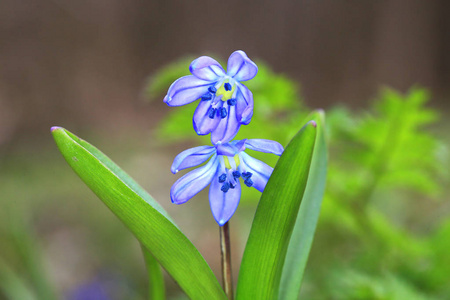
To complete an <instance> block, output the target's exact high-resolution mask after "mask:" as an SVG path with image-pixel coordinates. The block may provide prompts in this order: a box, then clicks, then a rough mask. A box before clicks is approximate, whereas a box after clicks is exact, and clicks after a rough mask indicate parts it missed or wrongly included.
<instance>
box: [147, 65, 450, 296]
mask: <svg viewBox="0 0 450 300" xmlns="http://www.w3.org/2000/svg"><path fill="white" fill-rule="evenodd" d="M190 61H191V59H184V60H181V61H178V62H176V63H174V64H171V65H169V66H167V67H166V68H163V69H161V70H160V71H159V72H158V73H156V74H154V75H153V77H152V78H151V80H150V83H149V85H148V88H147V96H148V98H150V99H152V100H153V99H158V100H159V101H160V100H161V99H162V96H163V95H164V93H165V92H166V91H167V89H168V87H169V86H170V84H171V83H172V82H173V81H175V80H176V79H177V78H179V77H181V76H184V75H187V74H188V67H187V66H188V65H189V63H190ZM257 65H258V67H259V72H258V75H257V76H256V77H255V78H254V79H253V80H251V81H249V82H246V83H245V84H246V85H247V86H248V88H250V89H251V91H252V92H253V96H254V100H255V107H254V114H253V119H252V122H251V123H250V125H248V126H242V127H241V130H240V131H239V133H238V135H237V137H236V139H243V138H265V139H271V140H276V141H278V142H280V143H282V144H283V145H286V143H287V142H288V141H289V140H290V139H291V138H292V136H293V135H294V134H295V132H296V130H297V129H298V127H299V126H300V124H301V122H303V118H304V117H305V116H306V115H307V114H308V113H309V112H310V109H309V108H307V107H306V105H305V104H304V103H303V101H302V99H301V97H300V93H299V87H298V85H297V84H296V82H295V81H293V80H292V79H290V78H288V77H286V76H284V75H280V74H276V73H274V72H273V71H272V70H270V68H269V67H268V66H266V65H265V64H264V63H262V62H258V63H257ZM429 99H430V95H429V94H428V92H427V91H426V90H424V89H421V88H412V89H411V90H410V91H409V92H408V93H407V94H405V95H402V94H400V93H397V92H396V91H394V90H391V89H387V88H386V89H383V90H382V91H381V92H380V93H379V95H378V97H377V98H376V99H375V100H374V101H373V103H372V105H371V106H370V107H369V108H368V109H366V110H362V111H352V110H350V109H348V108H346V107H344V106H336V107H332V108H330V109H329V110H328V111H327V112H326V115H327V122H326V123H327V138H328V143H329V146H330V161H329V174H328V179H327V189H326V193H325V198H324V203H323V207H322V214H321V218H320V222H319V227H318V230H317V234H316V241H315V243H314V246H313V249H312V253H311V260H310V262H309V267H308V269H307V272H306V282H305V285H304V289H303V292H302V293H303V296H304V299H377V300H378V299H380V300H381V299H383V300H384V299H386V300H387V299H448V298H449V297H450V275H449V274H450V256H449V255H448V253H449V252H448V249H450V222H449V221H446V218H448V216H449V211H448V209H447V211H444V212H442V211H440V206H441V204H442V201H439V199H440V198H442V196H443V193H444V192H445V190H444V189H443V186H444V185H445V183H446V184H448V161H447V148H446V147H445V145H444V143H443V142H442V141H441V140H440V139H439V138H438V137H436V136H435V135H434V134H433V133H432V129H433V126H435V124H436V123H437V122H438V120H439V114H438V113H437V112H436V110H433V109H431V108H429V107H427V106H426V104H427V102H428V101H429ZM195 108H196V103H193V104H190V105H187V106H183V107H176V108H170V112H169V113H168V114H167V117H166V118H165V119H164V120H163V122H162V123H161V125H160V127H159V129H158V134H157V136H158V137H159V139H160V140H162V141H165V142H167V143H175V142H180V141H182V140H186V139H193V138H194V139H199V141H198V142H199V145H200V144H205V145H207V144H210V141H209V136H203V137H202V136H200V137H196V136H195V134H194V131H193V129H192V127H191V126H186V125H185V124H188V123H189V122H191V119H192V115H193V112H194V111H195ZM253 154H254V155H255V156H256V157H257V158H259V159H261V160H263V161H265V162H267V163H269V164H270V165H272V166H273V165H274V164H275V163H276V158H271V157H270V156H264V155H261V154H258V153H256V152H253V153H252V155H253ZM258 199H259V193H257V192H255V191H254V189H243V197H242V201H241V202H244V203H247V204H248V203H253V204H254V203H256V201H258Z"/></svg>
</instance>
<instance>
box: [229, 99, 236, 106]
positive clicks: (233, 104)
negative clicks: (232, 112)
mask: <svg viewBox="0 0 450 300" xmlns="http://www.w3.org/2000/svg"><path fill="white" fill-rule="evenodd" d="M227 103H228V105H229V106H235V105H236V99H228V100H227Z"/></svg>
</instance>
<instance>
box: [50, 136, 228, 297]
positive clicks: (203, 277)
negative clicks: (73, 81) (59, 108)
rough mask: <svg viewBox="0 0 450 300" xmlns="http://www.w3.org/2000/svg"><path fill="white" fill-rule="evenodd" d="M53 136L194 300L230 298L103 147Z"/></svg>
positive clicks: (186, 241) (80, 173)
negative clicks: (100, 148)
mask: <svg viewBox="0 0 450 300" xmlns="http://www.w3.org/2000/svg"><path fill="white" fill-rule="evenodd" d="M52 134H53V137H54V139H55V141H56V144H57V145H58V148H59V150H60V151H61V153H62V154H63V156H64V158H65V159H66V161H67V162H68V164H69V165H70V166H71V167H72V169H73V170H74V171H75V172H76V173H77V174H78V176H80V178H81V179H82V180H83V181H84V182H85V183H86V185H87V186H88V187H89V188H90V189H91V190H92V191H93V192H94V193H95V194H96V195H97V196H98V197H99V198H100V199H101V200H102V201H103V203H105V204H106V206H107V207H108V208H109V209H110V210H111V211H112V212H113V213H114V214H115V215H116V216H117V217H118V218H119V219H120V220H121V221H122V222H123V223H124V224H125V225H126V226H127V227H128V228H129V229H130V230H131V232H132V233H133V234H134V235H135V236H136V238H137V239H138V240H139V241H140V242H141V244H142V245H143V246H144V247H145V248H146V249H147V250H148V251H149V252H151V253H152V255H153V256H154V257H155V258H156V259H157V260H158V262H159V263H160V264H161V265H162V266H163V267H164V268H165V269H166V270H167V272H168V273H169V274H170V275H171V276H172V277H173V279H174V280H175V281H177V282H178V284H179V285H180V287H181V288H182V289H183V290H184V292H185V293H186V294H187V295H188V296H189V297H190V298H192V299H226V296H225V294H224V292H223V290H222V288H221V287H220V284H219V282H218V281H217V278H216V277H215V276H214V274H213V272H212V271H211V268H210V267H209V266H208V264H207V263H206V262H205V260H204V259H203V257H202V256H201V255H200V253H199V252H198V250H197V249H196V248H195V247H194V245H193V244H192V243H191V242H190V241H189V239H188V238H187V237H186V236H185V235H184V234H183V233H182V232H181V231H180V230H179V229H178V228H177V226H176V225H175V224H174V223H173V222H172V221H171V220H170V218H169V217H168V215H167V213H166V212H165V211H164V210H163V209H162V207H161V206H160V205H159V204H158V203H157V202H156V201H155V200H154V199H153V198H152V197H151V196H150V195H149V194H148V193H146V192H145V191H144V190H143V189H142V188H141V187H140V186H139V185H138V184H137V183H136V182H135V181H134V180H133V179H131V178H130V177H129V176H128V175H127V174H126V173H125V172H124V171H122V170H121V169H120V168H119V167H118V166H117V165H116V164H114V163H113V162H112V161H111V160H110V159H109V158H108V157H106V156H105V155H104V154H103V153H102V152H100V151H99V150H98V149H97V148H95V147H93V146H92V145H90V144H89V143H87V142H86V141H83V140H81V139H79V138H78V137H76V136H75V135H73V134H72V133H70V132H68V131H67V130H65V129H63V128H60V127H53V128H52Z"/></svg>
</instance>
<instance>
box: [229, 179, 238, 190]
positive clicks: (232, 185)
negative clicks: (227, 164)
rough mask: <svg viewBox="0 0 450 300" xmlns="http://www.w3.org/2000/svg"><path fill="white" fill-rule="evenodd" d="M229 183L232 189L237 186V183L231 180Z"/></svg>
mask: <svg viewBox="0 0 450 300" xmlns="http://www.w3.org/2000/svg"><path fill="white" fill-rule="evenodd" d="M229 184H230V189H234V188H235V187H236V185H235V184H232V183H231V181H230V182H229Z"/></svg>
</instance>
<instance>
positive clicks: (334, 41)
mask: <svg viewBox="0 0 450 300" xmlns="http://www.w3.org/2000/svg"><path fill="white" fill-rule="evenodd" d="M0 41H1V42H0V205H1V208H0V279H2V280H1V281H2V283H0V287H1V288H2V289H0V299H3V298H5V299H11V296H9V294H8V293H9V292H7V291H8V290H11V286H13V287H14V286H17V288H16V290H21V291H24V295H23V297H24V298H21V299H27V298H26V297H33V296H32V295H28V294H26V293H27V292H25V291H26V290H30V291H32V293H35V294H36V295H38V296H37V297H38V298H37V299H103V298H101V297H104V299H108V298H107V297H108V296H107V295H106V294H108V293H110V294H114V296H109V297H110V298H109V299H144V297H145V293H146V277H145V276H146V275H145V269H144V265H143V259H142V258H141V254H140V248H139V245H138V243H137V242H136V241H135V240H134V239H133V237H132V236H131V235H130V234H129V233H128V232H127V230H126V228H124V226H123V225H122V224H120V222H119V221H118V220H116V219H115V217H114V216H113V215H112V213H110V212H109V211H108V210H107V209H106V208H105V207H104V206H103V204H102V203H101V202H100V201H99V200H97V199H96V198H95V196H94V195H93V194H92V193H91V192H90V191H89V190H88V189H87V188H86V187H85V186H84V185H83V184H82V183H81V181H80V180H79V179H78V178H77V177H76V175H75V174H74V173H73V172H72V171H71V170H70V168H69V167H68V166H67V165H66V163H65V162H64V160H63V158H62V156H61V155H60V154H59V153H58V151H57V149H56V147H55V145H54V142H53V141H52V138H51V135H50V132H49V128H50V127H51V126H53V125H59V126H63V127H65V128H67V129H69V130H70V131H72V132H74V133H75V134H77V135H79V136H81V137H83V138H85V139H87V140H88V141H90V142H92V143H93V144H94V145H96V146H97V147H98V148H100V149H101V150H102V151H103V152H105V153H106V154H107V155H109V156H110V157H111V158H112V159H113V160H114V161H116V162H117V163H118V164H119V165H120V166H122V167H123V168H124V169H125V170H126V171H127V172H128V173H130V174H131V175H132V176H133V177H134V178H136V179H137V181H138V182H139V183H141V185H142V186H144V187H145V188H146V189H147V190H148V191H150V193H151V194H152V195H153V196H154V197H155V198H156V199H157V200H158V201H159V202H160V203H161V204H162V205H163V206H164V207H165V208H166V209H167V210H168V211H169V213H170V214H171V215H173V216H174V219H175V220H176V222H177V223H178V224H180V227H182V228H183V229H184V231H185V232H186V235H187V236H188V237H189V238H191V239H192V240H193V242H194V244H195V245H196V246H197V247H198V248H199V249H200V251H201V252H202V254H203V255H204V256H205V258H206V260H207V261H208V262H209V263H210V264H211V265H212V267H213V269H214V271H215V272H216V274H219V272H218V270H219V267H220V266H219V256H218V251H219V248H218V230H217V228H216V227H215V223H214V221H213V219H212V217H211V215H210V212H209V208H208V205H207V200H206V198H205V195H201V196H199V198H198V199H194V200H193V201H191V202H192V203H189V204H186V205H184V206H175V205H172V204H170V199H169V197H168V191H169V188H170V186H171V184H172V183H173V182H174V181H175V176H173V175H171V173H170V165H171V162H172V159H173V157H174V156H175V155H176V154H177V153H178V152H179V151H181V150H183V149H185V148H186V147H190V146H195V145H197V142H196V141H195V140H192V139H191V140H190V141H189V140H183V141H181V139H180V141H179V142H178V143H168V142H167V141H163V140H162V139H161V138H159V136H160V135H158V133H157V132H158V128H160V126H159V124H161V122H164V120H165V119H166V118H167V116H168V114H169V112H170V111H171V110H174V109H175V108H169V107H167V106H166V105H165V104H164V103H163V102H162V98H163V96H164V92H163V91H160V90H158V89H156V90H154V91H152V93H148V87H149V84H150V83H152V82H153V80H154V79H155V78H156V77H157V75H158V74H160V73H161V72H162V71H164V70H165V67H166V66H167V65H168V64H170V63H172V62H174V61H178V60H180V59H183V58H185V57H193V58H195V57H197V56H200V55H204V54H210V55H214V56H215V57H217V58H218V59H221V60H222V61H225V60H226V59H227V57H228V55H229V54H230V53H231V52H233V51H234V50H236V49H242V50H244V51H245V52H246V53H247V54H248V56H249V57H250V58H252V59H254V60H257V61H262V62H264V63H265V64H266V65H267V66H269V67H270V69H271V70H272V71H273V72H274V74H282V76H285V77H286V78H290V79H289V80H290V81H291V82H293V83H294V84H295V85H296V86H297V87H298V89H299V93H298V94H299V95H300V96H299V97H298V98H297V97H295V99H296V100H295V101H297V100H298V102H301V108H303V109H304V110H310V109H311V108H319V107H320V108H324V109H326V110H328V109H332V108H333V107H335V106H337V105H340V106H342V107H345V108H346V109H347V110H348V111H351V112H364V111H369V110H370V107H371V106H370V105H371V103H373V100H374V99H376V98H377V97H378V96H379V91H380V89H381V88H382V87H390V88H392V89H395V90H397V91H399V92H400V93H407V92H408V91H409V90H410V88H411V87H413V86H420V87H422V88H425V89H426V90H428V91H429V93H430V95H431V96H430V99H431V101H430V102H428V103H427V104H426V106H427V107H429V108H431V109H434V110H435V111H439V112H440V121H435V122H432V124H431V126H428V127H427V128H426V130H428V132H430V134H431V135H432V136H433V137H434V138H436V139H437V140H439V142H440V143H441V144H442V145H444V146H445V145H448V142H449V140H450V134H449V133H448V132H449V129H450V124H449V122H448V121H447V118H448V114H449V107H450V105H449V99H450V84H449V83H450V7H449V5H448V3H447V1H444V0H432V1H419V0H387V1H356V0H355V1H333V0H323V1H285V0H280V1H249V2H242V1H235V0H231V1H227V2H220V1H191V2H187V1H173V0H170V1H162V0H158V1H134V0H133V1H119V0H110V1H85V0H82V1H71V0H53V1H47V0H41V1H32V0H25V1H12V0H9V1H8V0H6V1H1V2H0ZM187 68H188V66H187V65H186V67H185V69H186V71H187V70H188V69H187ZM167 88H168V85H167ZM158 92H159V94H158ZM296 95H297V94H296ZM255 103H256V102H255ZM286 107H287V108H288V106H286ZM307 107H308V108H307ZM297 108H298V107H297ZM336 118H337V117H336ZM343 118H345V117H343ZM349 124H350V123H349ZM351 126H353V123H351ZM254 130H257V129H254ZM192 133H193V132H192ZM444 148H445V147H444ZM412 149H413V148H412ZM443 152H445V151H444V150H443ZM441 157H442V155H441ZM331 159H333V153H331ZM424 159H425V158H424ZM411 163H412V164H414V163H415V162H411ZM441 166H442V167H443V168H444V169H445V168H447V169H448V167H450V165H449V164H448V162H447V164H446V163H445V160H444V163H441ZM431 179H432V180H433V179H434V178H431ZM436 182H437V183H436V184H437V185H438V186H439V188H436V193H433V196H432V197H431V196H430V195H431V193H430V195H429V194H426V193H425V196H423V193H422V194H420V193H417V194H415V196H414V195H413V196H412V199H414V200H416V202H409V203H408V202H405V201H404V199H403V198H405V196H403V198H402V203H403V205H404V206H395V205H394V207H393V208H392V207H391V209H390V210H388V211H387V212H386V215H389V216H390V219H391V220H394V223H395V224H396V225H399V226H400V227H403V228H404V229H405V230H406V232H409V233H414V234H416V233H417V234H418V236H419V239H426V238H427V237H429V236H433V238H435V239H438V238H437V237H436V236H435V235H434V234H436V232H438V231H439V230H438V229H436V228H441V227H440V224H441V223H443V222H444V223H445V221H446V220H447V219H448V216H449V214H450V208H449V203H448V191H449V188H448V180H445V176H444V175H442V176H440V177H439V178H436ZM347 188H349V189H351V188H352V187H351V186H350V187H347ZM437 190H439V192H438V191H437ZM380 197H381V196H380ZM400 198H401V197H400ZM325 200H327V199H325ZM394 200H395V199H394ZM394 200H393V201H394ZM411 201H412V200H411ZM424 203H425V204H424ZM324 205H325V204H324ZM254 207H255V202H252V203H249V204H248V205H245V206H243V208H242V210H241V211H238V213H237V215H236V217H235V218H236V220H235V222H234V224H232V225H231V226H232V235H233V239H234V242H235V246H234V252H233V253H234V256H235V257H234V259H235V262H236V264H235V275H237V268H238V264H239V260H240V255H241V253H242V249H243V247H244V246H245V241H246V234H247V233H248V227H249V225H250V224H251V218H252V215H253V212H254ZM400 207H401V208H403V207H407V208H411V207H412V208H413V209H412V212H411V211H407V213H405V210H404V209H400ZM417 207H419V208H420V209H417ZM402 213H403V215H402ZM399 220H400V221H399ZM321 222H322V223H323V224H325V223H326V221H321ZM322 223H321V224H322ZM321 226H322V227H321ZM330 227H332V226H328V227H327V226H326V225H320V224H319V231H318V238H317V239H318V241H319V242H318V244H317V245H316V246H314V247H313V250H312V258H313V260H312V264H313V266H322V267H317V268H315V267H309V269H308V270H313V269H316V270H323V272H322V273H320V272H316V273H314V272H313V271H311V274H313V275H314V276H313V275H311V276H310V277H309V279H308V278H307V282H306V284H305V289H306V291H305V295H307V296H308V297H309V298H307V299H350V298H351V297H350V296H346V295H339V294H333V293H328V294H327V293H323V294H321V293H319V292H317V291H315V289H314V287H315V286H319V287H321V288H324V289H326V288H327V286H326V285H325V284H324V282H325V281H327V280H328V279H329V278H331V277H328V275H327V276H325V275H323V276H321V274H325V273H326V271H324V270H326V269H327V267H326V266H324V265H323V264H322V265H320V261H321V257H322V255H330V256H332V255H331V254H330V253H334V254H335V255H334V256H333V259H330V260H329V262H328V263H329V265H328V267H329V268H331V265H333V267H335V266H336V264H339V263H336V262H339V257H340V256H341V255H342V262H349V261H351V260H352V258H353V257H357V255H356V254H355V253H354V252H357V251H356V250H355V249H357V248H358V246H356V245H359V244H358V243H359V238H355V237H353V238H348V236H347V235H346V234H345V230H344V231H343V232H344V233H342V232H340V233H341V234H342V236H339V235H335V234H333V231H330ZM321 229H322V230H321ZM439 232H441V231H439ZM443 232H444V233H445V232H446V233H450V230H447V231H443ZM444 233H441V234H442V236H441V237H440V238H439V239H446V240H448V239H449V236H448V234H444ZM336 236H337V237H341V238H342V240H345V244H342V243H341V244H340V243H339V242H336V241H334V242H330V243H328V244H327V240H329V239H331V237H336ZM349 236H352V235H351V234H350V235H349ZM319 245H320V247H319ZM352 245H355V246H354V247H353V246H352ZM446 245H449V246H450V242H448V244H446ZM334 246H335V248H333V247H334ZM424 247H425V248H427V247H432V246H429V245H427V246H424ZM361 249H364V248H361ZM327 250H329V252H327ZM430 251H431V252H432V250H430ZM327 253H328V254H327ZM343 253H344V254H343ZM401 255H402V254H401V253H400V256H401ZM382 257H383V256H382V255H381V256H380V255H374V257H373V258H372V263H373V264H374V265H377V264H380V263H381V262H379V261H378V259H381V258H382ZM393 257H394V258H392V257H391V259H393V260H395V256H393ZM415 257H416V258H417V261H416V263H415V265H417V266H418V271H417V270H416V271H414V272H416V273H414V272H413V271H410V270H409V269H407V270H406V271H405V270H403V269H402V270H403V271H404V272H405V273H406V274H413V273H414V274H415V275H414V276H410V277H411V278H408V276H406V277H405V276H403V277H402V278H403V279H402V280H403V281H402V283H404V282H408V284H407V285H406V286H407V288H406V289H410V290H413V292H414V291H415V292H417V293H416V294H417V295H418V296H417V295H416V296H417V297H425V298H423V299H434V298H430V297H437V298H436V299H446V298H447V299H448V297H450V295H449V294H447V292H448V289H447V290H445V289H443V288H441V287H442V286H443V285H448V284H450V283H449V282H448V280H447V281H445V274H444V275H442V276H443V278H444V279H439V280H441V281H439V280H437V279H436V281H434V283H429V284H428V283H427V284H425V283H423V284H422V283H419V281H418V280H416V279H415V276H417V277H419V275H420V274H421V273H420V272H421V270H422V269H426V268H427V264H430V262H429V261H427V260H426V259H425V258H424V257H426V255H425V254H424V255H423V256H421V254H420V255H417V256H415ZM446 262H447V263H449V264H450V262H449V261H448V258H447V261H446ZM435 263H437V264H444V263H445V262H444V261H439V260H438V261H437V262H435ZM365 264H366V261H365V260H361V261H359V264H358V263H355V264H353V263H348V264H347V265H346V268H347V269H346V270H348V271H351V272H353V273H351V274H348V273H345V274H347V275H345V277H346V278H353V277H351V276H356V275H355V274H359V275H360V274H361V273H358V272H359V271H361V270H363V271H364V272H366V273H364V274H365V275H364V276H366V277H364V276H362V275H361V276H360V277H358V278H357V279H355V280H353V279H351V280H350V281H358V280H359V281H363V282H364V284H366V285H369V284H368V283H367V282H370V281H372V282H373V281H376V280H373V278H372V279H371V277H370V276H371V275H367V274H369V273H370V272H372V271H373V272H372V273H370V274H374V272H375V271H374V270H376V268H375V267H373V268H372V267H371V268H369V269H370V272H369V271H368V270H365V269H364V265H365ZM340 267H342V266H340ZM421 268H422V269H421ZM392 269H394V267H392V268H391V266H390V265H387V266H384V267H383V270H384V271H390V270H392ZM400 269H401V268H400ZM336 270H341V269H336ZM336 270H334V271H333V272H334V273H333V274H334V275H336V274H335V273H337V274H341V273H340V272H341V271H336ZM357 271H358V272H357ZM378 271H379V273H377V274H378V275H377V276H380V277H377V278H383V280H385V278H388V279H386V280H385V281H383V280H381V281H379V282H377V284H378V285H379V286H378V287H375V288H374V287H373V286H370V285H369V288H367V289H368V290H370V291H372V290H375V291H377V289H378V290H381V292H375V294H373V293H372V292H367V293H365V292H364V291H365V290H364V291H363V292H361V293H360V294H358V295H356V296H354V295H352V297H354V298H355V299H401V298H398V297H399V296H395V295H394V294H391V296H383V295H386V293H387V294H389V293H388V292H386V293H384V294H383V291H385V290H387V288H386V286H387V285H389V283H388V282H398V280H397V279H398V278H397V277H395V278H394V279H392V280H390V279H389V278H391V277H389V276H391V275H392V274H390V273H389V274H386V273H382V272H381V271H380V270H378ZM441 271H442V272H444V271H443V270H441ZM307 272H308V271H307ZM361 272H362V271H361ZM367 272H368V273H367ZM408 272H410V273H408ZM423 272H425V271H423ZM375 273H376V272H375ZM397 273H398V272H397ZM342 274H343V273H342ZM402 274H403V273H402ZM423 274H424V276H427V275H426V274H428V273H426V272H425V273H423ZM359 275H358V276H359ZM330 276H331V275H330ZM342 276H344V275H342ZM442 276H441V277H442ZM449 276H450V275H449ZM413 277H414V278H413ZM441 277H439V278H441ZM361 278H362V279H361ZM405 278H406V279H405ZM433 278H434V277H433ZM167 279H168V295H169V296H170V297H172V299H176V298H177V297H179V298H180V299H183V298H182V297H183V296H182V294H181V292H180V291H179V289H178V288H177V286H176V284H175V283H173V282H171V281H170V278H167ZM364 280H365V281H364ZM396 280H397V281H396ZM359 281H358V282H359ZM364 287H365V286H364ZM403 287H404V286H403V285H402V288H403ZM328 288H329V289H333V287H328ZM13 289H14V288H13ZM342 289H344V288H342ZM5 291H6V292H5ZM83 293H85V294H83ZM96 293H97V294H96ZM308 293H309V294H308ZM377 293H378V294H377ZM103 294H105V295H103ZM39 295H40V296H39ZM42 295H47V296H42ZM80 295H84V296H80ZM86 295H90V296H86ZM92 295H94V296H92ZM374 295H375V296H374ZM377 295H378V296H377ZM380 295H382V296H380ZM392 295H394V296H392ZM91 296H92V297H93V298H88V297H91ZM2 297H3V298H2ZM42 297H44V298H42ZM376 297H378V298H376ZM380 297H381V298H380ZM382 297H385V298H382ZM386 297H387V298H386ZM389 297H390V298H389ZM427 297H428V298H427ZM439 297H442V298H439ZM30 299H33V298H30ZM35 299H36V298H35ZM417 299H422V298H417Z"/></svg>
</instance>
